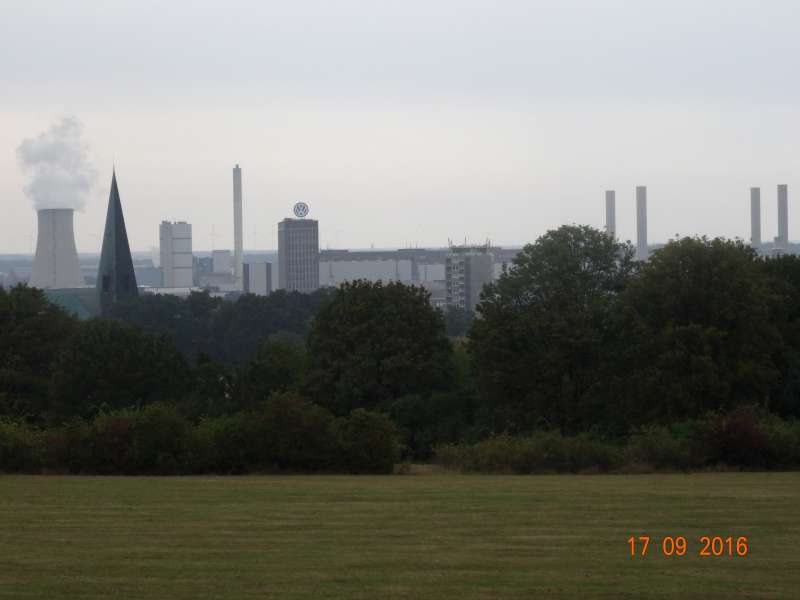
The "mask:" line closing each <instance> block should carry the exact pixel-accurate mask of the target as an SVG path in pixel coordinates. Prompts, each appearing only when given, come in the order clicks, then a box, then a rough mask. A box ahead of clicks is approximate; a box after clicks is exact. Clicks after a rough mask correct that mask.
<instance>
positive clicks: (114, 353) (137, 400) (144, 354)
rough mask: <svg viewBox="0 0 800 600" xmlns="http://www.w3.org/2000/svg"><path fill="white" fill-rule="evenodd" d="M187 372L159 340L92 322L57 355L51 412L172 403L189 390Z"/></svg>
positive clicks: (121, 325) (169, 347)
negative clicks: (162, 402)
mask: <svg viewBox="0 0 800 600" xmlns="http://www.w3.org/2000/svg"><path fill="white" fill-rule="evenodd" d="M188 384H189V371H188V367H187V365H186V362H185V361H184V359H183V357H182V356H181V354H180V353H179V352H178V350H177V349H176V348H175V345H174V344H173V343H172V341H171V340H169V338H168V337H167V336H165V335H164V334H153V333H148V332H145V331H143V330H141V329H139V328H138V327H136V326H133V325H128V324H125V323H121V322H119V321H114V320H108V319H91V320H89V321H87V322H85V323H82V324H81V327H80V330H79V331H78V333H77V334H76V335H74V336H73V337H72V338H71V340H70V343H69V344H68V345H67V346H65V347H64V348H63V349H62V350H61V352H60V353H59V355H58V357H57V359H56V364H55V366H54V373H53V385H52V393H53V399H54V408H55V410H56V412H57V414H60V415H63V416H73V415H80V416H84V417H90V416H93V415H94V414H96V413H97V412H98V411H101V410H109V409H116V408H127V407H134V406H141V405H145V404H148V403H150V402H154V401H157V400H161V401H174V400H176V399H178V398H180V396H181V395H183V394H184V393H186V392H187V390H188V389H189V385H188Z"/></svg>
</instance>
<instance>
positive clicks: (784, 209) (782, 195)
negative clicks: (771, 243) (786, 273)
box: [775, 184, 789, 250]
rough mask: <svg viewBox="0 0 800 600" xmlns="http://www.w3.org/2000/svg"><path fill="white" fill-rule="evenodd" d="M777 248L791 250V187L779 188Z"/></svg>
mask: <svg viewBox="0 0 800 600" xmlns="http://www.w3.org/2000/svg"><path fill="white" fill-rule="evenodd" d="M775 246H776V247H777V248H779V249H781V250H788V249H789V186H787V185H786V184H783V185H779V186H778V237H776V238H775Z"/></svg>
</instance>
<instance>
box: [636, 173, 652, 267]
mask: <svg viewBox="0 0 800 600" xmlns="http://www.w3.org/2000/svg"><path fill="white" fill-rule="evenodd" d="M648 256H649V252H648V251H647V187H646V186H643V185H639V186H636V258H637V260H647V257H648Z"/></svg>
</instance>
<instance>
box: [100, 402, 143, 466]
mask: <svg viewBox="0 0 800 600" xmlns="http://www.w3.org/2000/svg"><path fill="white" fill-rule="evenodd" d="M135 435H136V415H135V414H134V413H133V411H127V410H123V411H117V412H113V413H102V414H100V415H98V416H97V417H96V418H95V420H94V422H93V423H92V428H91V451H92V458H91V468H90V469H89V470H91V471H93V472H96V473H103V474H109V475H112V474H123V473H124V474H130V473H135V472H136V457H135V455H134V449H133V440H134V437H135Z"/></svg>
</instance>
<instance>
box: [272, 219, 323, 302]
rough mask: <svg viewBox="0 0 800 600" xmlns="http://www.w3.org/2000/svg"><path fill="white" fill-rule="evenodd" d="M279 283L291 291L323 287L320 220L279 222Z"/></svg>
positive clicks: (312, 289) (305, 290)
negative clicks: (320, 283)
mask: <svg viewBox="0 0 800 600" xmlns="http://www.w3.org/2000/svg"><path fill="white" fill-rule="evenodd" d="M278 286H279V287H280V288H281V289H283V290H287V291H290V292H291V291H298V292H313V291H314V290H317V289H318V288H319V223H318V222H317V221H315V220H313V219H284V220H283V221H281V222H280V223H278Z"/></svg>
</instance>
